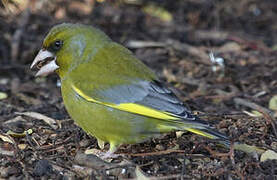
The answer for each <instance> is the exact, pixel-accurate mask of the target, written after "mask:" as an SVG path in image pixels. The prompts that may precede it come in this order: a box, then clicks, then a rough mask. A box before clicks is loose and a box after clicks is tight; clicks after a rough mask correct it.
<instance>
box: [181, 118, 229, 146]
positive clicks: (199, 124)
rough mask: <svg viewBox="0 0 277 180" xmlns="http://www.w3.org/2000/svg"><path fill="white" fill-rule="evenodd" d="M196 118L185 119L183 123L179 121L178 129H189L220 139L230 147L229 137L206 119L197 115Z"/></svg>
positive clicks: (210, 137) (219, 140) (221, 142)
mask: <svg viewBox="0 0 277 180" xmlns="http://www.w3.org/2000/svg"><path fill="white" fill-rule="evenodd" d="M193 117H194V120H184V121H182V123H181V124H179V123H180V121H179V123H178V124H179V125H177V126H178V130H187V131H190V132H192V133H195V134H198V135H201V136H204V137H207V138H209V139H214V140H216V141H218V142H219V143H220V144H223V145H224V146H226V147H227V148H229V147H230V140H229V138H228V137H227V136H226V135H224V134H222V133H220V132H218V131H216V130H215V129H214V128H212V127H211V126H210V125H209V124H207V122H206V121H203V120H202V119H200V118H199V117H197V116H193Z"/></svg>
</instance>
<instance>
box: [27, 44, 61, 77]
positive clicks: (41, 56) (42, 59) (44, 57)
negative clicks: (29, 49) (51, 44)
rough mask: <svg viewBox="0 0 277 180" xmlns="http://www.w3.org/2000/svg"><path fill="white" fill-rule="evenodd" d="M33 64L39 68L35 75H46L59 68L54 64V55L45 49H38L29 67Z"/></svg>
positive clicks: (32, 66)
mask: <svg viewBox="0 0 277 180" xmlns="http://www.w3.org/2000/svg"><path fill="white" fill-rule="evenodd" d="M35 66H37V67H38V68H39V71H38V72H37V73H36V75H35V76H36V77H37V76H47V75H48V74H50V73H52V72H54V71H55V70H56V69H58V68H59V66H58V65H57V64H56V56H55V55H54V54H53V53H51V52H49V51H47V50H45V49H41V50H40V51H39V53H38V55H37V56H36V57H35V59H34V61H33V63H32V65H31V67H30V68H31V69H33V68H34V67H35Z"/></svg>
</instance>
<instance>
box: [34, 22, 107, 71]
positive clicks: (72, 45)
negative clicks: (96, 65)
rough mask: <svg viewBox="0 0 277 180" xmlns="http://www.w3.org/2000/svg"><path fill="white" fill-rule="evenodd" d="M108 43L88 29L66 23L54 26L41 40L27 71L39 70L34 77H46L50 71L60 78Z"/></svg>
mask: <svg viewBox="0 0 277 180" xmlns="http://www.w3.org/2000/svg"><path fill="white" fill-rule="evenodd" d="M108 41H110V39H109V38H108V37H107V36H106V35H105V34H104V33H103V32H101V31H100V30H98V29H96V28H93V27H91V26H86V25H80V24H70V23H63V24H59V25H56V26H54V27H53V28H52V29H51V30H50V32H49V33H48V34H47V36H46V37H45V39H44V41H43V45H42V49H41V50H40V51H39V53H38V54H37V56H36V57H35V59H34V61H33V63H32V65H31V69H32V68H34V67H37V68H38V69H39V71H38V72H37V73H36V76H46V75H48V74H50V73H52V72H57V73H58V74H59V75H60V76H64V75H65V74H66V73H67V72H69V71H71V70H72V69H74V67H76V66H77V65H78V64H80V63H81V62H82V61H85V60H86V58H89V56H90V54H91V53H93V51H94V49H97V48H98V47H100V46H101V45H102V44H104V43H105V42H108Z"/></svg>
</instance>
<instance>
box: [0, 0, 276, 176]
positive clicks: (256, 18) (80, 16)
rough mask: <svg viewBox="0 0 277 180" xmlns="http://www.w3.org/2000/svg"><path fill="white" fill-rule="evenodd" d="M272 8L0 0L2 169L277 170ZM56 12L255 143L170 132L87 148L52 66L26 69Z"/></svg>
mask: <svg viewBox="0 0 277 180" xmlns="http://www.w3.org/2000/svg"><path fill="white" fill-rule="evenodd" d="M0 4H1V3H0ZM276 19H277V3H276V2H275V0H266V1H259V0H244V1H236V2H235V3H234V1H228V0H222V1H217V0H215V1H211V0H208V1H204V0H186V1H181V0H176V1H161V0H155V1H146V0H132V1H131V0H122V1H108V0H98V1H94V0H79V1H66V0H58V1H42V0H32V1H31V0H30V1H13V0H10V1H5V0H3V1H2V4H1V5H0V34H1V35H0V139H1V140H0V142H1V144H0V177H1V178H3V179H135V178H137V179H142V178H146V179H277V160H276V159H277V154H276V152H277V131H276V128H277V110H276V105H275V108H274V107H272V106H271V105H269V104H270V103H269V102H270V101H271V102H273V101H274V97H275V101H277V100H276V95H277V60H276V59H277V21H276ZM62 22H72V23H82V24H90V25H93V26H95V27H98V28H99V29H101V30H102V31H104V32H105V33H106V34H107V35H109V36H110V37H111V38H112V39H113V40H114V41H116V42H118V43H120V44H123V45H124V46H126V47H128V48H129V49H130V50H131V51H132V52H133V53H134V54H135V55H136V56H137V57H138V58H139V59H140V60H142V61H143V62H144V63H145V64H147V65H148V66H149V67H151V68H152V69H153V70H154V71H155V72H156V73H157V75H158V76H159V77H160V79H161V80H163V81H164V82H165V83H167V84H168V85H169V86H171V87H172V89H174V91H175V92H176V94H177V95H178V96H179V97H180V98H181V99H182V100H183V101H184V102H185V103H186V104H187V105H188V106H189V107H190V109H191V110H192V111H193V112H194V113H195V114H198V115H199V116H200V117H201V118H202V119H204V120H206V121H208V122H209V123H210V124H212V125H214V127H215V128H216V129H218V131H220V132H222V133H225V134H227V135H228V136H229V137H230V139H232V142H240V143H243V144H247V145H251V148H250V146H249V148H250V149H251V150H252V149H253V147H254V149H256V150H255V151H251V152H249V151H248V147H247V148H246V149H245V148H244V150H238V149H237V148H234V144H232V145H231V149H227V148H224V147H222V146H219V145H218V143H217V142H216V141H212V140H209V139H207V138H204V137H200V136H198V135H195V134H191V133H189V132H184V133H179V132H178V133H176V132H172V133H169V134H163V135H162V136H161V137H159V138H153V139H151V140H149V141H147V142H144V143H139V144H134V145H122V146H121V147H120V149H119V150H118V151H117V152H116V153H117V154H120V156H119V157H117V158H113V159H112V161H109V162H106V161H102V160H101V159H99V158H97V157H96V156H94V155H89V153H88V152H92V150H94V151H95V150H97V149H99V147H98V146H97V141H96V139H95V138H94V137H92V136H89V135H87V134H86V133H85V132H84V131H83V130H82V129H81V128H79V127H78V126H77V125H76V124H74V121H73V120H71V119H70V117H69V115H68V113H67V112H66V110H65V107H64V104H63V100H62V97H61V92H60V82H59V78H58V76H57V75H55V74H52V75H50V76H48V77H44V78H35V76H34V74H35V72H33V71H31V70H30V68H29V67H30V64H31V63H32V61H33V59H34V57H35V55H36V54H37V52H38V51H39V50H40V48H41V44H42V41H43V38H44V37H45V35H46V33H47V32H48V31H49V29H50V28H51V27H52V26H54V25H55V24H59V23H62ZM211 56H213V57H211ZM108 148H109V145H108V144H106V146H105V149H104V151H107V150H108ZM234 149H235V150H234ZM257 149H258V150H257ZM259 150H260V151H259ZM269 150H271V152H272V153H273V155H272V156H271V158H269V159H267V160H262V159H263V158H261V157H264V156H263V155H265V152H268V151H269Z"/></svg>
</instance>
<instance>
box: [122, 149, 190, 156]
mask: <svg viewBox="0 0 277 180" xmlns="http://www.w3.org/2000/svg"><path fill="white" fill-rule="evenodd" d="M185 152H186V151H184V150H174V149H169V150H165V151H158V152H149V153H138V154H132V153H126V154H125V153H120V154H121V155H129V156H159V155H164V154H170V153H185Z"/></svg>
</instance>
